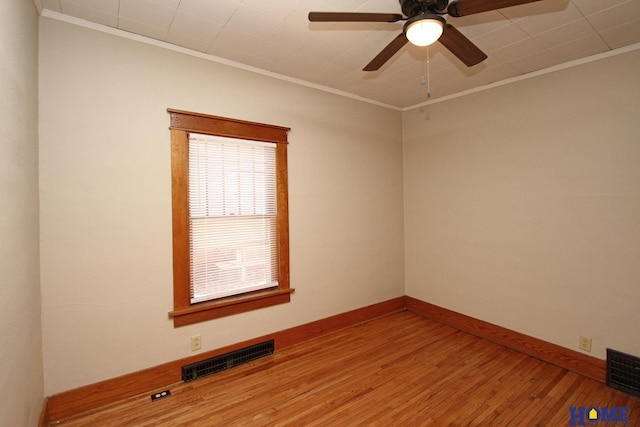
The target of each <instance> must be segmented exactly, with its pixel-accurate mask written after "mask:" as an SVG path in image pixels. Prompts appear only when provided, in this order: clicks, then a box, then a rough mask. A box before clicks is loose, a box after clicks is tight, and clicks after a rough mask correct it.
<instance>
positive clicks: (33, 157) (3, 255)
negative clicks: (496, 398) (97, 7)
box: [0, 0, 43, 426]
mask: <svg viewBox="0 0 640 427" xmlns="http://www.w3.org/2000/svg"><path fill="white" fill-rule="evenodd" d="M37 61H38V14H37V12H36V8H35V6H34V5H33V2H28V1H24V0H3V1H2V2H0V135H2V136H1V137H0V209H1V213H0V390H2V391H3V396H2V399H0V426H33V425H36V423H37V421H38V416H39V414H40V409H41V407H42V401H43V373H42V338H41V336H42V335H41V330H40V283H39V268H40V267H39V260H38V89H37V88H38V62H37Z"/></svg>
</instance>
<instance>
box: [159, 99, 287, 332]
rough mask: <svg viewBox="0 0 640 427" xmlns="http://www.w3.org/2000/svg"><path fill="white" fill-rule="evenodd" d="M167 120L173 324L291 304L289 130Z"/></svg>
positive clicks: (176, 115)
mask: <svg viewBox="0 0 640 427" xmlns="http://www.w3.org/2000/svg"><path fill="white" fill-rule="evenodd" d="M168 111H169V113H170V115H171V175H172V204H173V276H174V277H173V282H174V289H173V290H174V309H173V311H171V312H170V313H169V315H170V317H172V318H173V321H174V325H175V326H184V325H189V324H192V323H196V322H200V321H204V320H208V319H214V318H217V317H221V316H227V315H230V314H234V313H241V312H244V311H248V310H253V309H257V308H262V307H268V306H271V305H275V304H282V303H286V302H289V300H290V294H291V292H293V289H291V288H290V287H289V225H288V224H289V221H288V209H287V204H288V198H287V132H288V130H289V129H288V128H283V127H279V126H272V125H264V124H260V123H252V122H245V121H240V120H234V119H227V118H223V117H216V116H208V115H204V114H197V113H189V112H185V111H179V110H171V109H170V110H168Z"/></svg>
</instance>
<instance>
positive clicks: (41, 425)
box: [38, 397, 50, 427]
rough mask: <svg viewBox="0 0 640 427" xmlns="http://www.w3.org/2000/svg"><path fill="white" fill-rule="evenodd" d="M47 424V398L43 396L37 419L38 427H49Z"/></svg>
mask: <svg viewBox="0 0 640 427" xmlns="http://www.w3.org/2000/svg"><path fill="white" fill-rule="evenodd" d="M49 425H50V423H49V399H47V398H46V397H45V398H44V402H42V410H41V411H40V419H38V427H49Z"/></svg>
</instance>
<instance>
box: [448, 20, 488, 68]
mask: <svg viewBox="0 0 640 427" xmlns="http://www.w3.org/2000/svg"><path fill="white" fill-rule="evenodd" d="M438 41H439V42H440V43H442V44H443V46H444V47H446V48H447V49H449V50H450V51H451V53H453V54H454V55H455V56H456V57H457V58H458V59H459V60H460V61H462V62H464V64H465V65H466V66H467V67H472V66H474V65H476V64H479V63H480V62H482V61H484V60H485V59H487V55H485V54H484V52H483V51H481V50H480V49H479V48H478V46H476V45H475V44H473V42H472V41H471V40H469V39H468V38H466V37H465V36H464V34H462V33H461V32H460V31H458V30H456V29H455V27H454V26H453V25H449V24H447V26H446V27H445V29H444V32H443V33H442V35H441V36H440V38H439V39H438Z"/></svg>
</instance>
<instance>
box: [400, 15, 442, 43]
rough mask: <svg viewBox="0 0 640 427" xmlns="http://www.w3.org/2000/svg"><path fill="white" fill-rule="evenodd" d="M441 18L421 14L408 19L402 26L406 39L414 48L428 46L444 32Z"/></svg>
mask: <svg viewBox="0 0 640 427" xmlns="http://www.w3.org/2000/svg"><path fill="white" fill-rule="evenodd" d="M445 22H446V21H445V20H444V18H443V17H441V16H438V15H434V14H432V13H423V14H422V15H418V16H414V17H413V18H411V19H409V20H408V21H407V22H406V24H405V25H404V33H405V35H406V36H407V39H409V41H410V42H411V44H414V45H416V46H429V45H430V44H433V43H435V42H436V40H438V39H439V38H440V36H441V35H442V32H443V31H444V25H445Z"/></svg>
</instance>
